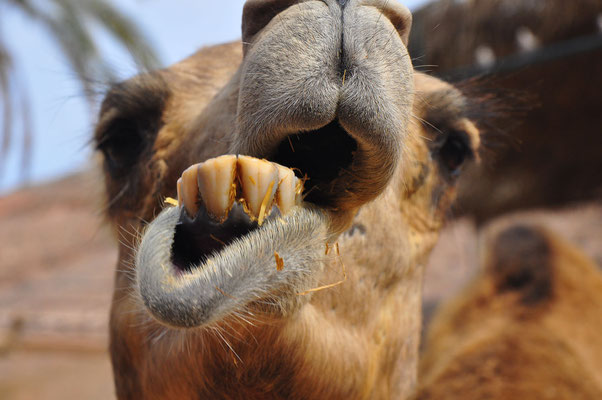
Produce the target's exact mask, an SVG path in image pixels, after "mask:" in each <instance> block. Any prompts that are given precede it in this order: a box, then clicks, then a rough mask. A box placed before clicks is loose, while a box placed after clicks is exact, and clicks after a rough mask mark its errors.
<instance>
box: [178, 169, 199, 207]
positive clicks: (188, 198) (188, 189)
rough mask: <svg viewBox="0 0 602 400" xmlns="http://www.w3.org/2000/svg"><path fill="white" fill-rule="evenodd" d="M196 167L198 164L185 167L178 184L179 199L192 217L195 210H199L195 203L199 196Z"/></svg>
mask: <svg viewBox="0 0 602 400" xmlns="http://www.w3.org/2000/svg"><path fill="white" fill-rule="evenodd" d="M197 169H198V164H195V165H192V166H190V167H188V168H186V170H185V171H184V172H182V178H181V179H182V183H181V184H180V194H181V199H180V201H181V204H182V205H183V206H184V208H185V209H186V212H187V213H188V215H189V216H190V217H191V218H194V216H195V215H196V213H197V211H199V206H198V204H197V200H198V198H199V187H198V184H197V179H196V177H197Z"/></svg>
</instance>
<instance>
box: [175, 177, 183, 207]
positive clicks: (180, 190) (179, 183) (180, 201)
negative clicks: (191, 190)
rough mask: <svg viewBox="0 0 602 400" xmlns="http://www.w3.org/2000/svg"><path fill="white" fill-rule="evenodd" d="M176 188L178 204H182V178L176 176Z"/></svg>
mask: <svg viewBox="0 0 602 400" xmlns="http://www.w3.org/2000/svg"><path fill="white" fill-rule="evenodd" d="M176 187H177V190H178V204H179V205H182V178H181V177H180V178H178V183H177V186H176Z"/></svg>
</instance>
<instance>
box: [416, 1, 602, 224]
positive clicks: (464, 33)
mask: <svg viewBox="0 0 602 400" xmlns="http://www.w3.org/2000/svg"><path fill="white" fill-rule="evenodd" d="M601 14H602V2H600V1H598V0H572V1H565V0H533V1H525V0H474V1H465V2H456V1H452V0H440V1H436V2H433V3H431V4H429V5H427V6H425V7H424V8H422V9H420V10H418V11H416V12H415V13H414V21H415V23H414V25H413V30H412V34H411V36H410V45H409V48H410V54H411V55H412V57H413V59H414V61H415V65H424V68H426V69H428V70H429V71H433V72H434V73H436V74H437V75H439V76H443V77H446V76H449V74H450V73H451V71H455V70H458V69H461V68H464V67H469V66H474V65H475V64H477V60H476V58H475V54H476V52H477V50H478V49H479V47H488V48H489V49H490V50H491V51H492V53H493V54H495V58H496V61H498V62H504V61H503V60H504V58H505V57H510V56H519V55H520V54H519V53H521V52H522V51H523V50H521V49H520V47H519V46H518V43H517V39H516V37H517V33H518V32H519V31H520V30H521V29H524V28H527V29H529V30H530V31H531V33H532V34H533V35H534V36H535V37H537V41H538V42H539V45H540V47H541V48H542V49H543V48H546V47H547V46H554V45H560V44H561V43H563V42H566V41H571V40H579V39H580V38H588V37H589V38H591V36H592V35H595V34H597V33H599V29H600V28H599V27H598V24H597V19H598V17H599V16H600V15H601ZM573 48H577V47H575V45H573ZM542 51H543V50H542ZM417 69H419V70H423V68H422V67H417ZM601 69H602V49H601V48H600V47H599V46H598V47H597V48H595V49H590V50H589V51H584V52H580V53H577V54H572V55H568V56H564V57H561V58H557V59H552V60H547V61H545V62H543V63H537V64H532V65H526V66H523V67H521V68H518V69H515V70H511V71H506V72H502V73H497V74H496V75H495V76H493V77H492V76H487V77H486V79H484V80H486V81H487V86H488V87H489V88H490V89H489V90H488V93H492V92H501V93H502V95H501V96H502V97H504V96H507V94H508V93H511V94H512V95H511V97H514V98H517V97H518V98H520V99H525V101H524V102H523V101H519V102H517V104H515V105H514V106H512V105H508V102H507V101H505V103H506V105H505V107H504V109H503V113H502V114H503V115H499V114H498V115H497V117H500V118H499V119H498V123H497V124H495V125H494V126H492V128H493V129H492V131H493V133H494V134H488V139H489V140H488V141H487V142H486V143H484V146H485V147H489V148H491V150H492V151H491V152H490V153H491V154H490V156H488V157H486V158H485V160H484V162H483V163H482V164H481V165H480V166H478V167H476V166H475V167H472V168H470V170H468V171H466V174H465V175H464V176H463V178H462V179H461V181H460V184H459V192H458V193H459V194H458V203H457V204H458V207H457V211H458V213H459V214H468V215H471V216H474V217H475V218H476V219H477V221H478V222H485V221H486V220H488V219H490V218H493V217H495V216H497V215H501V214H503V213H506V212H509V211H513V210H521V209H525V208H538V207H539V208H541V207H558V206H565V205H568V204H571V203H574V202H579V201H587V200H592V199H596V200H598V199H600V198H601V197H602V174H599V173H592V171H600V170H602V157H600V156H599V151H598V149H600V148H601V147H602V140H601V138H600V135H598V134H596V132H598V131H599V127H600V126H602V114H601V113H599V112H597V109H598V108H599V107H598V105H599V104H602V92H601V91H600V90H598V88H599V87H601V86H602V75H601V74H600V73H599V71H600V70H601ZM523 103H527V105H528V108H527V109H526V110H525V108H526V107H525V104H523ZM485 111H486V110H485ZM498 111H499V110H498ZM525 111H526V112H525ZM486 112H487V111H486ZM517 114H520V115H517ZM489 120H490V121H492V120H493V118H489ZM485 198H486V199H487V201H483V199H485Z"/></svg>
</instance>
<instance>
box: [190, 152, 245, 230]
mask: <svg viewBox="0 0 602 400" xmlns="http://www.w3.org/2000/svg"><path fill="white" fill-rule="evenodd" d="M197 173H198V175H197V182H198V185H199V191H200V193H201V199H202V201H203V204H204V205H205V208H206V209H207V212H208V213H209V214H210V215H211V216H212V217H214V218H215V219H217V220H219V221H225V220H226V218H227V217H228V213H229V212H230V209H231V208H232V205H233V204H234V197H235V195H236V183H235V181H234V178H235V177H236V156H235V155H230V154H227V155H224V156H220V157H217V158H212V159H210V160H207V161H205V162H204V163H201V164H199V167H198V172H197Z"/></svg>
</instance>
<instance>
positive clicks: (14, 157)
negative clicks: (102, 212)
mask: <svg viewBox="0 0 602 400" xmlns="http://www.w3.org/2000/svg"><path fill="white" fill-rule="evenodd" d="M111 1H112V2H113V3H114V4H115V5H116V6H117V7H118V8H119V9H121V10H122V11H123V12H124V13H126V14H127V15H129V16H130V17H132V18H133V19H134V20H136V21H137V22H138V23H139V25H140V26H141V27H142V29H143V30H144V32H145V33H146V34H147V35H148V37H149V38H150V40H151V43H152V44H153V45H154V46H155V48H156V50H157V52H158V54H159V56H160V59H161V62H162V64H163V65H169V64H172V63H174V62H176V61H178V60H181V59H182V58H184V57H186V56H188V55H190V54H191V53H193V52H194V51H195V50H196V49H197V48H199V47H201V46H203V45H208V44H215V43H220V42H224V41H228V40H234V39H236V38H238V37H239V36H240V20H241V15H242V5H243V4H244V0H222V1H214V0H177V1H173V0H111ZM425 2H426V0H411V1H405V2H404V3H405V4H406V5H407V6H408V7H410V9H412V8H415V7H417V6H419V5H420V4H423V3H425ZM0 13H2V16H1V20H0V21H1V22H2V23H3V25H2V26H0V28H1V29H2V33H3V36H4V41H5V42H6V43H7V44H8V46H9V48H10V50H11V51H12V53H13V56H14V58H15V59H14V63H15V65H16V67H17V70H18V84H19V85H20V86H23V87H25V88H26V89H27V91H28V92H29V94H30V99H29V100H30V102H31V116H32V128H33V132H34V142H33V154H32V162H31V167H30V168H31V171H30V175H29V180H28V181H27V182H24V181H22V180H21V173H20V171H21V168H20V152H21V146H20V145H21V143H19V141H18V140H17V141H16V142H17V143H16V146H14V148H13V150H12V151H11V152H10V154H9V156H8V159H7V160H6V163H5V164H4V168H3V169H4V171H3V173H2V174H1V175H0V194H5V193H8V192H10V191H12V190H15V189H16V188H19V187H21V186H24V185H26V184H35V183H40V182H44V181H47V180H52V179H56V178H59V177H61V176H64V175H68V174H70V173H73V172H74V171H77V170H79V169H82V168H85V166H86V165H89V164H90V160H91V157H92V150H91V146H90V145H89V141H90V137H91V134H92V128H91V127H92V126H93V123H94V118H95V116H94V115H93V114H91V112H90V109H89V108H88V106H87V103H86V101H85V99H84V98H83V96H82V94H81V88H80V86H79V84H78V82H77V79H76V78H75V75H74V74H73V72H72V71H70V70H69V68H68V66H67V64H66V63H65V60H64V59H63V58H62V57H61V53H60V52H59V51H58V47H57V46H56V44H55V43H54V42H53V41H51V40H50V39H49V38H48V34H47V32H46V31H45V30H44V29H42V28H40V27H39V26H37V25H36V24H35V23H31V21H30V20H28V19H27V18H25V17H23V16H22V15H21V14H20V13H18V12H15V11H14V10H13V9H11V8H7V7H6V6H4V7H2V6H1V5H0ZM98 34H99V35H100V38H101V48H102V49H103V50H104V53H105V54H106V58H107V60H108V61H109V62H110V63H111V64H112V65H113V66H114V68H115V70H116V71H117V73H118V74H119V76H120V77H121V78H127V77H129V76H132V75H134V74H135V73H136V67H135V65H134V64H133V62H132V60H131V59H130V58H129V57H128V55H127V53H126V52H125V51H124V50H123V49H122V48H120V47H119V46H117V45H116V44H115V43H114V42H112V41H111V39H110V38H109V37H108V36H107V35H106V34H104V33H103V32H100V31H99V33H98ZM0 122H1V121H0ZM16 128H17V129H19V126H17V127H16Z"/></svg>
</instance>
